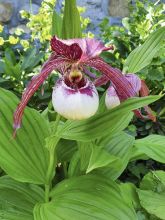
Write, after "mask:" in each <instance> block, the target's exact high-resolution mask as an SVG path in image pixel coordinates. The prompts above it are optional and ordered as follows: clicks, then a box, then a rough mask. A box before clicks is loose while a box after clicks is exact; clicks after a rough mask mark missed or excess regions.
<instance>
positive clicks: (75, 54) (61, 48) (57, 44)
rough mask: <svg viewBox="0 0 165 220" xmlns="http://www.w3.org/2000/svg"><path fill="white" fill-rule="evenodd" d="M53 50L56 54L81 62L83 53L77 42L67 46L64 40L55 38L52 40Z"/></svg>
mask: <svg viewBox="0 0 165 220" xmlns="http://www.w3.org/2000/svg"><path fill="white" fill-rule="evenodd" d="M68 41H70V40H68ZM51 48H52V50H53V51H55V52H56V54H58V55H60V56H63V57H65V58H67V59H69V60H73V61H77V60H79V59H80V58H81V56H82V53H83V51H82V49H81V47H80V46H79V44H78V43H77V42H72V43H70V44H66V43H65V41H64V40H63V41H62V40H59V39H57V38H56V37H53V38H52V40H51Z"/></svg>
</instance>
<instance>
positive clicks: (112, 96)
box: [105, 86, 120, 109]
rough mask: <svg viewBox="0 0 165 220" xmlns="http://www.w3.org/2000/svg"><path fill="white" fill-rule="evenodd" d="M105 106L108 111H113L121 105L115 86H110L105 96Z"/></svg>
mask: <svg viewBox="0 0 165 220" xmlns="http://www.w3.org/2000/svg"><path fill="white" fill-rule="evenodd" d="M105 105H106V107H107V109H112V108H114V107H116V106H118V105H120V99H119V97H118V95H117V93H116V90H115V88H114V87H113V86H110V87H109V88H108V90H107V92H106V96H105Z"/></svg>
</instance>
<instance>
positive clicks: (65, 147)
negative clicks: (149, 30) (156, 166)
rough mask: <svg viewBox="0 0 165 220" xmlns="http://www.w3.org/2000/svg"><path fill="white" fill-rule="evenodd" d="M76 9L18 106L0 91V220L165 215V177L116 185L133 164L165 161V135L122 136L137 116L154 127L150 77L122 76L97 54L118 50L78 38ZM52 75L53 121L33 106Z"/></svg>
mask: <svg viewBox="0 0 165 220" xmlns="http://www.w3.org/2000/svg"><path fill="white" fill-rule="evenodd" d="M71 3H72V4H71ZM66 9H67V10H66ZM71 10H72V13H70V11H71ZM66 12H68V13H69V14H68V16H67V13H66ZM77 12H78V11H77V9H76V5H75V0H66V4H65V11H64V21H63V28H62V30H63V33H64V34H63V35H61V34H60V35H61V36H62V37H61V38H62V39H61V38H59V36H54V37H52V40H51V42H50V44H51V49H52V53H51V55H50V57H49V59H48V60H47V62H46V63H44V65H43V66H42V68H41V72H40V73H39V74H38V75H36V76H34V77H33V78H32V80H31V81H30V83H29V85H28V86H27V88H26V89H25V91H24V93H23V95H22V99H21V102H20V101H19V100H18V98H17V97H16V96H15V95H14V94H13V93H12V92H10V91H7V90H4V89H2V88H0V137H1V138H0V167H1V168H2V170H3V172H5V174H4V175H3V176H2V177H0V195H1V197H0V219H5V220H11V219H12V220H77V219H81V220H94V219H98V220H119V219H122V220H137V219H142V218H143V219H147V220H148V219H150V220H151V219H153V218H152V217H153V215H154V216H156V217H158V218H156V219H164V217H165V216H164V210H163V211H161V210H160V209H161V207H163V206H162V203H164V199H163V197H162V196H163V193H164V188H163V187H164V186H163V184H164V179H165V173H164V172H163V171H156V172H155V173H154V175H151V173H149V174H147V175H146V176H145V177H144V179H143V180H142V186H140V188H137V187H136V186H135V185H134V184H133V183H122V180H121V179H119V177H120V175H121V174H122V173H123V171H124V170H125V169H126V167H127V165H128V163H129V162H130V161H136V160H137V159H144V158H145V159H146V157H147V158H152V159H154V160H156V161H158V162H160V163H164V162H165V159H164V158H165V151H164V150H163V149H164V148H163V147H164V137H162V136H159V135H151V136H149V137H146V138H143V139H140V140H135V137H134V136H133V135H130V134H128V133H127V132H126V131H125V130H124V129H126V128H127V127H128V125H129V123H130V121H131V119H132V117H133V113H132V111H134V113H135V114H136V115H137V116H138V117H147V118H150V119H151V120H153V121H155V120H156V119H155V116H154V115H153V114H152V112H151V109H150V108H149V107H148V106H147V105H148V104H150V103H152V102H154V101H156V100H157V99H159V98H160V97H159V96H148V95H149V90H148V88H147V86H146V84H145V82H144V81H143V80H141V79H140V78H139V77H138V76H136V75H135V74H131V73H127V74H124V73H123V72H122V71H121V70H119V69H116V68H113V67H111V66H110V65H109V64H107V63H106V62H105V61H104V60H103V59H102V58H101V57H100V55H101V53H102V52H104V51H108V50H114V48H113V45H109V47H105V46H104V44H103V43H101V42H100V41H98V40H95V39H88V38H87V39H82V38H81V33H80V30H79V28H78V25H77V24H76V25H74V22H76V21H78V20H79V19H75V17H76V16H77ZM68 18H69V19H68ZM68 22H70V24H71V25H70V26H68ZM74 31H75V32H74ZM161 34H162V30H161V33H160V32H159V36H160V35H161ZM154 36H155V35H154ZM155 38H156V39H157V36H156V37H154V38H153V37H152V42H154V46H155ZM152 42H151V43H150V44H151V46H152ZM142 47H143V45H142ZM140 49H141V50H142V51H143V49H144V47H143V48H140ZM149 49H150V48H149ZM149 49H147V50H146V51H145V53H143V54H148V50H149ZM138 50H139V48H138ZM149 51H150V50H149ZM137 55H139V51H138V53H136V51H133V56H132V57H134V56H135V57H136V56H137ZM131 59H132V58H131V57H129V60H128V61H127V62H126V63H127V67H128V68H129V67H130V66H131V65H132V68H133V66H134V65H133V64H132V62H131V61H130V60H131ZM146 59H147V57H146ZM143 60H144V59H142V61H141V60H140V59H136V60H135V61H136V62H140V64H139V63H136V62H134V63H135V64H136V65H135V67H136V68H141V66H143V67H144V63H143ZM129 63H131V64H129ZM147 64H148V61H147ZM140 65H141V66H140ZM91 69H94V70H96V71H97V72H99V73H100V74H99V75H98V74H95V73H94V72H96V71H94V72H93V71H92V70H91ZM53 70H55V71H56V72H57V73H58V76H59V78H58V79H57V81H56V82H55V86H54V88H53V91H52V104H53V107H54V110H55V111H54V112H56V113H57V114H56V120H48V118H47V117H45V115H44V113H45V112H42V113H40V112H38V111H36V110H34V109H31V108H28V107H27V108H26V106H27V104H28V101H29V99H30V98H31V97H32V95H33V94H34V93H35V92H36V90H37V89H38V88H39V87H40V85H41V84H43V83H44V81H45V80H46V79H47V77H48V76H49V75H50V74H51V72H52V71H53ZM130 72H131V71H130ZM105 84H107V87H108V89H107V91H106V92H105V94H104V95H103V96H102V97H101V100H100V101H99V94H98V90H97V87H99V86H102V85H105ZM18 103H19V104H18ZM102 104H104V107H106V108H107V109H106V110H105V109H104V110H103V108H104V107H103V106H102ZM102 107H103V108H102ZM141 107H144V110H145V112H146V114H145V115H143V114H142V113H141V111H140V108H141ZM15 108H16V111H15V113H14V138H12V132H13V125H12V117H13V111H14V109H15ZM24 111H25V114H24V117H23V113H24ZM64 118H65V119H64ZM21 122H22V128H21V129H19V128H20V127H21ZM17 129H19V131H18V132H17ZM16 132H17V135H16ZM0 171H1V170H0ZM6 174H7V175H6ZM154 178H155V179H156V181H155V179H154ZM157 183H159V185H157ZM160 192H161V194H160ZM146 196H147V198H151V199H150V202H151V203H148V201H147V202H146V200H145V198H146ZM155 205H157V206H158V207H160V209H155ZM145 217H146V218H145Z"/></svg>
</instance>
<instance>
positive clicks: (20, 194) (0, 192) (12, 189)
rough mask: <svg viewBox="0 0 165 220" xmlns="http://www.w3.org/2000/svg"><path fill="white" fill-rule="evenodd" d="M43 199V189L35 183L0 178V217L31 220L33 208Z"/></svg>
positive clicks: (8, 219)
mask: <svg viewBox="0 0 165 220" xmlns="http://www.w3.org/2000/svg"><path fill="white" fill-rule="evenodd" d="M43 201H44V192H43V190H42V189H41V188H40V187H38V186H35V185H32V184H26V183H19V182H17V181H15V180H12V179H11V178H9V177H7V176H4V177H1V178H0V219H2V220H33V219H34V218H33V208H34V206H35V204H36V203H38V202H43Z"/></svg>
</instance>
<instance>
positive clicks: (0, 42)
mask: <svg viewBox="0 0 165 220" xmlns="http://www.w3.org/2000/svg"><path fill="white" fill-rule="evenodd" d="M4 43H5V41H4V39H3V38H2V37H0V46H2V45H3V44H4Z"/></svg>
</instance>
